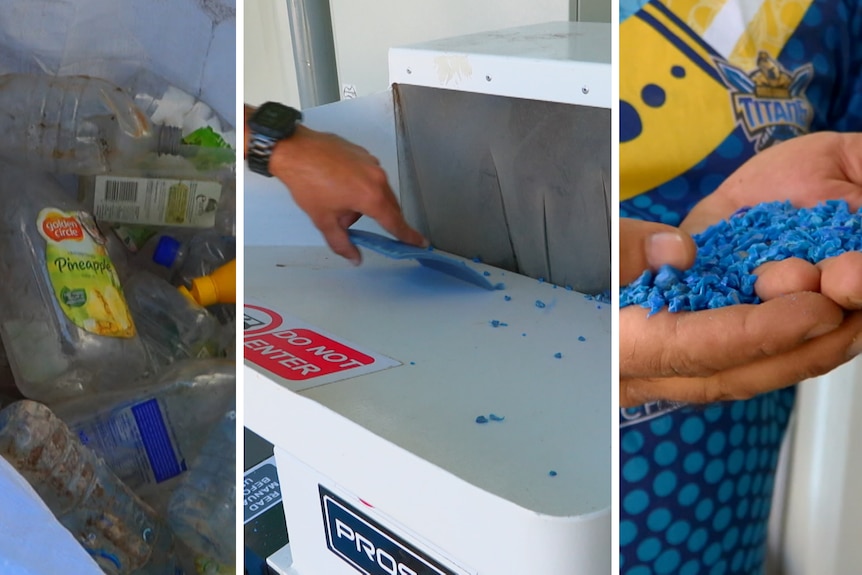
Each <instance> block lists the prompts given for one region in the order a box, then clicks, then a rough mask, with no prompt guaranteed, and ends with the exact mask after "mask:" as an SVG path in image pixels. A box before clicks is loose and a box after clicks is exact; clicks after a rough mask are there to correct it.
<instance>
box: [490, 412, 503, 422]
mask: <svg viewBox="0 0 862 575" xmlns="http://www.w3.org/2000/svg"><path fill="white" fill-rule="evenodd" d="M488 417H489V418H490V419H491V421H503V420H504V419H506V418H505V417H504V416H501V415H494V414H493V413H492V414H490V415H489V416H488Z"/></svg>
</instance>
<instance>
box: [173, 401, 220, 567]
mask: <svg viewBox="0 0 862 575" xmlns="http://www.w3.org/2000/svg"><path fill="white" fill-rule="evenodd" d="M235 452H236V411H235V410H231V411H229V412H227V413H226V414H225V416H224V417H223V418H222V420H221V422H219V424H218V425H217V426H216V427H215V429H213V431H212V433H210V436H209V438H208V439H207V442H206V444H205V445H204V447H203V449H202V450H201V453H200V455H198V457H197V458H196V459H195V460H194V462H193V463H192V466H191V469H190V470H189V472H188V474H186V476H185V477H184V478H183V481H182V482H181V483H180V486H179V487H178V488H177V490H176V491H175V492H174V494H173V497H171V501H170V505H169V507H168V522H169V524H170V526H171V528H172V529H173V530H174V533H175V534H176V535H177V537H179V538H180V539H182V540H183V541H184V542H185V544H186V545H187V546H188V547H189V548H190V549H192V550H193V551H195V552H196V554H197V557H195V563H196V567H197V570H198V573H200V574H202V575H203V574H207V575H208V574H210V573H213V574H215V573H225V572H227V569H225V568H224V567H223V566H231V567H232V566H233V565H234V562H235V557H236V551H235V546H236V540H235V537H236V520H235V510H236V475H235V472H234V460H235V458H234V453H235Z"/></svg>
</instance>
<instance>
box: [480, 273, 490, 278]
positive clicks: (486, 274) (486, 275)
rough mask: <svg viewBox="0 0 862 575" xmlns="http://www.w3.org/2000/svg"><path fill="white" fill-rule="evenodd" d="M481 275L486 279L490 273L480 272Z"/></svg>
mask: <svg viewBox="0 0 862 575" xmlns="http://www.w3.org/2000/svg"><path fill="white" fill-rule="evenodd" d="M482 275H483V276H485V277H488V276H490V275H491V272H482Z"/></svg>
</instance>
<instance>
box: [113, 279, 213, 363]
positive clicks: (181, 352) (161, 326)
mask: <svg viewBox="0 0 862 575" xmlns="http://www.w3.org/2000/svg"><path fill="white" fill-rule="evenodd" d="M125 293H126V301H127V302H128V303H129V309H130V310H131V312H132V317H133V318H134V320H135V326H137V328H138V333H139V335H140V337H141V339H143V341H144V345H145V346H146V348H147V351H148V352H149V355H150V362H151V365H152V367H153V368H154V369H155V370H156V371H161V370H163V369H164V368H165V367H167V366H168V365H170V364H172V363H174V362H175V361H178V360H182V359H191V358H207V357H215V356H216V355H217V354H218V351H219V349H218V348H219V334H218V330H219V323H218V320H216V318H215V317H214V316H213V315H212V314H210V313H209V312H208V311H207V310H206V309H205V308H203V307H202V306H199V305H197V304H196V303H195V302H194V301H193V300H190V299H189V298H186V297H185V296H183V295H182V294H181V293H180V292H179V291H177V289H176V288H175V287H174V286H172V285H171V284H170V283H168V282H167V281H166V280H164V279H162V278H160V277H157V276H155V275H153V274H151V273H149V272H147V271H137V272H135V273H133V274H132V276H131V277H130V278H129V279H128V280H127V281H126V282H125Z"/></svg>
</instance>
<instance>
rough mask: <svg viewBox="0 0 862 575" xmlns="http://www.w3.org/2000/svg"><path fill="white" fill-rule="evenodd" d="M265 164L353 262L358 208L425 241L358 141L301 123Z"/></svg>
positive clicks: (411, 239)
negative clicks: (351, 232) (352, 228)
mask: <svg viewBox="0 0 862 575" xmlns="http://www.w3.org/2000/svg"><path fill="white" fill-rule="evenodd" d="M269 169H270V172H271V173H272V174H273V175H274V176H275V177H277V178H278V179H279V180H281V181H282V182H284V184H285V185H286V186H287V187H288V189H289V190H290V193H291V194H292V195H293V199H294V201H296V204H297V205H298V206H299V207H300V208H301V209H302V210H303V211H304V212H305V213H306V214H308V216H309V218H311V221H312V222H313V223H314V225H315V226H316V227H317V229H319V230H320V232H321V233H322V234H323V237H324V238H325V239H326V243H327V244H329V247H330V248H331V249H332V251H334V252H335V253H337V254H338V255H340V256H342V257H344V258H346V259H348V260H350V262H352V263H353V264H354V265H358V264H359V263H360V262H361V256H360V254H359V250H358V249H357V248H356V246H355V245H353V243H352V242H351V241H350V238H349V236H348V235H347V228H349V227H350V226H351V225H352V224H353V223H355V222H356V220H358V219H359V218H360V216H361V215H363V214H364V215H367V216H369V217H371V218H374V219H375V220H377V222H378V223H379V224H380V225H381V226H382V227H383V228H384V229H385V230H386V231H388V232H389V233H391V234H392V235H393V236H395V237H396V238H397V239H399V240H401V241H403V242H405V243H408V244H412V245H417V246H424V245H427V240H425V238H424V237H422V234H420V233H419V232H417V231H416V230H414V229H413V228H412V227H410V225H409V224H408V223H407V221H406V220H405V219H404V216H403V215H402V213H401V208H400V206H399V205H398V201H397V200H396V199H395V194H394V193H393V192H392V189H391V188H390V187H389V183H388V181H387V178H386V172H384V171H383V168H381V167H380V162H379V161H378V160H377V158H375V157H374V156H372V155H371V154H370V153H369V152H368V151H367V150H365V149H364V148H362V147H360V146H357V145H355V144H353V143H351V142H348V141H347V140H345V139H343V138H340V137H339V136H336V135H335V134H326V133H323V132H317V131H314V130H311V129H309V128H307V127H305V126H302V125H300V126H297V129H296V132H295V133H294V135H293V136H292V137H290V138H289V139H287V140H281V141H280V142H278V143H277V144H276V146H275V149H274V150H273V153H272V157H271V158H270V164H269Z"/></svg>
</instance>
